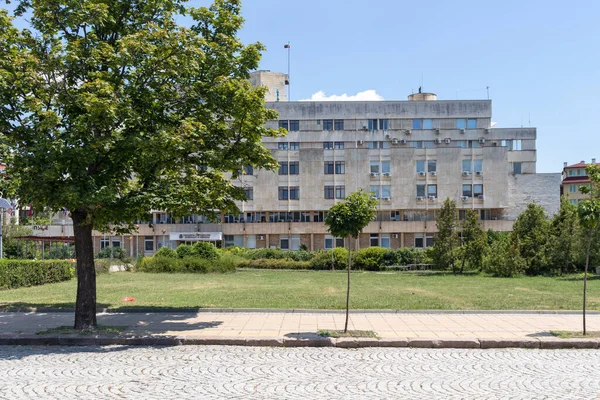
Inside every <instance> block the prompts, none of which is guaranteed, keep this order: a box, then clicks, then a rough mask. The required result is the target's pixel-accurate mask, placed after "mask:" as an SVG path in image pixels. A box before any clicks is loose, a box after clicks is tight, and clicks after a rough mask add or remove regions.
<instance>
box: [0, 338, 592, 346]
mask: <svg viewBox="0 0 600 400" xmlns="http://www.w3.org/2000/svg"><path fill="white" fill-rule="evenodd" d="M108 345H123V346H182V345H205V346H206V345H219V346H260V347H338V348H344V349H349V348H365V347H388V348H389V347H396V348H421V349H501V348H521V349H598V348H599V345H600V341H599V340H598V339H558V338H523V339H483V338H482V339H477V338H448V339H443V338H385V339H379V340H378V339H373V338H338V339H334V338H327V337H319V336H316V335H315V336H314V337H309V338H288V337H245V338H241V337H216V336H215V337H210V336H206V337H185V336H143V337H141V336H128V337H109V336H84V337H81V336H72V335H48V336H40V335H16V336H1V335H0V346H108Z"/></svg>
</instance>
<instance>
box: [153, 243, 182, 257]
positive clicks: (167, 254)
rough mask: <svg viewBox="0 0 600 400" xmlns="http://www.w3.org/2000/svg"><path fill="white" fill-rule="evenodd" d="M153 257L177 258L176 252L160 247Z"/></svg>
mask: <svg viewBox="0 0 600 400" xmlns="http://www.w3.org/2000/svg"><path fill="white" fill-rule="evenodd" d="M154 256H155V257H166V258H178V257H179V256H178V254H177V251H175V250H173V249H170V248H168V247H164V246H163V247H161V248H160V249H158V251H157V252H156V253H154Z"/></svg>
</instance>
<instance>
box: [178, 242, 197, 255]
mask: <svg viewBox="0 0 600 400" xmlns="http://www.w3.org/2000/svg"><path fill="white" fill-rule="evenodd" d="M176 252H177V255H178V256H179V258H184V257H192V256H193V255H194V248H193V247H192V246H191V245H189V244H180V245H179V246H177V249H176Z"/></svg>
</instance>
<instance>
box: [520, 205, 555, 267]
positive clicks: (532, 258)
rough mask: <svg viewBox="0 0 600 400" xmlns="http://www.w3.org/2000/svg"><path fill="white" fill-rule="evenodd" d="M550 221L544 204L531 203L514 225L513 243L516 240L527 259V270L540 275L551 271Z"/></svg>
mask: <svg viewBox="0 0 600 400" xmlns="http://www.w3.org/2000/svg"><path fill="white" fill-rule="evenodd" d="M549 237H550V222H549V221H548V219H547V218H546V212H545V211H544V209H543V208H542V206H540V205H538V204H535V203H530V204H528V205H527V208H526V209H525V211H523V212H522V213H521V214H520V215H519V216H518V217H517V221H516V222H515V224H514V225H513V231H512V234H511V243H512V242H515V243H516V245H517V247H518V249H519V254H520V255H521V257H522V258H523V259H524V260H525V263H526V269H525V272H526V273H527V274H529V275H539V274H543V273H548V272H550V268H549V264H548V256H547V251H548V239H549Z"/></svg>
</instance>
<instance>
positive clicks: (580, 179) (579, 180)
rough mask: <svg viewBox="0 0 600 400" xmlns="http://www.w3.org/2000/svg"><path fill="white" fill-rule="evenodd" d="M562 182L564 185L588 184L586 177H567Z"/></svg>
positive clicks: (588, 180)
mask: <svg viewBox="0 0 600 400" xmlns="http://www.w3.org/2000/svg"><path fill="white" fill-rule="evenodd" d="M562 181H563V182H564V183H589V182H590V179H589V178H588V177H587V176H568V177H566V178H565V179H563V180H562Z"/></svg>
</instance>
